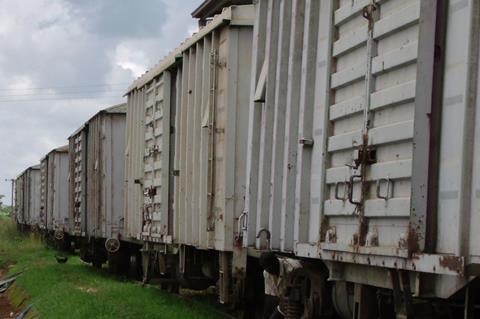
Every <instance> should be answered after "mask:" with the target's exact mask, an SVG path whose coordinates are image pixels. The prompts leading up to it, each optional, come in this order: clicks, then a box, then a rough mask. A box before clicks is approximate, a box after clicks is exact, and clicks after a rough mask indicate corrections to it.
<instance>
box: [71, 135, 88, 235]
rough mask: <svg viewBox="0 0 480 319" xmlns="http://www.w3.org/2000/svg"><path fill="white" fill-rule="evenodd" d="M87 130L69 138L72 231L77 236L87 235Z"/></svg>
mask: <svg viewBox="0 0 480 319" xmlns="http://www.w3.org/2000/svg"><path fill="white" fill-rule="evenodd" d="M86 149H87V135H86V130H85V129H84V130H81V131H80V132H78V133H77V134H75V135H72V136H71V137H70V138H69V155H70V188H69V193H70V196H69V198H70V221H71V223H70V230H71V234H72V235H75V236H85V233H86V224H85V220H86V199H85V196H86V175H85V172H86V154H87V153H86Z"/></svg>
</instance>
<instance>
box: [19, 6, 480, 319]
mask: <svg viewBox="0 0 480 319" xmlns="http://www.w3.org/2000/svg"><path fill="white" fill-rule="evenodd" d="M248 2H249V1H222V2H221V3H219V2H217V1H211V0H207V1H205V2H204V3H203V4H202V5H201V6H200V7H199V8H198V9H197V10H196V11H195V17H197V18H199V21H200V29H199V31H198V32H197V33H196V34H194V35H193V36H192V37H190V38H188V39H186V40H185V41H184V42H183V43H181V44H180V45H179V46H178V47H177V48H176V49H174V50H173V51H172V52H171V53H169V54H168V55H167V56H166V57H165V58H163V59H162V60H161V61H160V62H159V63H158V64H157V65H156V66H154V67H153V68H152V69H150V70H149V71H148V72H146V73H145V74H144V75H142V76H141V77H140V78H138V79H137V80H136V81H135V82H134V83H133V84H132V85H131V86H130V87H129V88H128V90H127V92H126V97H127V104H126V105H123V106H116V107H113V108H110V109H107V110H105V111H102V112H100V113H99V114H97V115H95V116H94V117H93V118H92V119H91V120H90V121H88V122H87V124H85V125H84V126H83V127H82V128H80V129H79V130H77V131H76V132H75V133H74V134H73V135H72V136H70V138H69V147H68V157H69V161H68V162H69V168H68V170H69V174H68V180H67V179H65V178H63V177H62V176H63V175H62V174H63V173H61V172H58V173H55V174H54V175H53V176H54V177H51V176H50V173H44V169H45V168H44V167H46V168H48V169H50V168H49V167H50V166H49V165H48V164H47V163H43V162H44V161H42V164H41V167H42V168H41V171H42V173H41V177H40V178H38V177H34V176H35V174H37V175H38V173H37V171H38V168H36V167H32V168H30V169H28V170H27V171H25V172H24V173H23V174H22V175H20V176H19V178H18V179H17V188H16V209H15V215H16V219H17V222H18V223H19V224H21V225H24V226H25V225H31V226H34V225H38V226H39V228H40V229H43V231H44V232H46V233H49V232H50V233H53V237H54V238H55V240H57V241H58V240H60V241H65V239H66V238H68V241H69V242H68V245H70V246H72V247H75V248H78V249H79V250H80V253H81V257H82V258H83V259H84V260H85V261H87V262H92V263H93V264H94V265H96V266H99V267H100V266H101V265H102V264H103V263H105V262H107V261H108V262H109V264H110V265H112V267H117V269H121V270H124V271H125V270H127V269H130V270H132V269H133V271H136V272H140V273H141V274H142V277H143V280H144V281H145V282H155V283H158V284H160V285H161V286H162V287H163V288H166V289H169V290H170V291H174V292H175V291H178V289H179V287H186V288H190V289H206V288H207V287H210V286H216V288H217V289H216V291H217V293H218V298H219V301H220V302H221V303H224V304H229V305H232V306H234V307H236V308H237V309H243V314H244V315H246V316H250V317H251V316H253V315H254V314H259V313H260V312H261V310H260V309H261V304H262V300H263V274H262V270H261V269H260V267H259V262H258V257H259V256H260V254H261V253H262V252H265V251H273V252H275V253H277V254H278V255H279V256H284V257H289V258H293V259H297V260H299V261H301V263H302V268H300V269H298V270H297V271H295V272H294V273H293V274H292V276H289V278H288V282H287V287H288V289H287V290H288V295H286V296H284V301H285V304H286V305H285V307H286V310H287V313H286V317H287V318H336V317H337V318H355V319H360V318H414V317H415V318H476V317H478V316H479V315H480V313H479V310H478V304H479V300H478V299H479V298H480V297H479V296H480V295H479V293H478V292H479V291H480V290H479V289H480V288H479V286H478V279H477V276H478V275H480V244H479V243H480V237H479V234H480V232H479V229H478V227H479V225H480V210H479V208H480V200H479V198H480V195H479V192H480V191H479V189H480V184H479V183H480V175H479V174H480V158H479V157H480V152H479V147H480V142H479V138H480V131H479V129H480V125H477V124H478V123H479V122H480V117H479V116H480V112H478V109H479V103H480V102H479V101H477V97H478V92H479V90H478V74H479V65H480V64H479V61H478V59H479V46H480V41H479V37H480V19H479V17H480V4H479V2H478V1H475V0H458V1H454V0H450V1H447V0H438V1H436V0H422V1H420V0H376V1H375V0H322V1H319V0H256V1H254V3H253V4H245V3H248ZM57 152H59V151H58V150H57V151H56V152H55V153H57ZM50 156H51V155H50ZM47 157H49V156H47ZM48 161H50V159H49V160H48ZM51 161H54V159H52V160H51ZM58 165H60V164H58ZM58 165H54V166H53V167H54V168H56V169H60V168H59V166H58ZM62 167H63V166H62ZM55 176H57V177H55ZM46 180H48V182H46ZM37 183H40V184H41V186H37ZM45 183H47V184H45ZM49 183H50V184H51V183H53V185H54V186H53V188H54V189H57V190H68V196H66V198H67V200H65V201H61V204H59V205H62V206H55V203H56V199H48V198H49V197H48V196H50V195H48V194H49V193H51V192H50V191H47V190H44V188H45V187H46V185H50V184H49ZM39 188H40V189H41V191H38V189H39ZM54 194H55V192H54ZM57 195H58V196H63V195H60V194H57ZM40 198H41V199H40ZM50 201H51V202H50ZM58 202H59V203H60V201H58ZM39 203H40V204H39ZM52 203H53V210H52V208H49V207H50V206H51V205H52ZM55 207H56V209H57V210H55ZM37 211H39V213H37ZM45 218H46V220H45ZM68 245H67V246H68ZM285 280H287V278H286V279H285Z"/></svg>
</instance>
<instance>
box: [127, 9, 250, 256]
mask: <svg viewBox="0 0 480 319" xmlns="http://www.w3.org/2000/svg"><path fill="white" fill-rule="evenodd" d="M252 24H253V7H252V6H244V7H241V6H239V7H231V8H227V9H226V10H224V12H223V13H222V14H221V15H219V16H217V17H215V18H214V19H213V20H212V21H211V22H210V23H209V24H208V25H207V26H206V27H204V28H203V29H201V30H200V31H199V32H198V33H197V34H195V35H193V36H192V37H191V38H189V39H187V40H186V41H185V42H184V43H183V44H182V45H181V46H180V47H179V48H177V49H176V50H175V51H174V52H173V53H171V54H170V55H169V56H168V57H166V58H165V59H164V60H163V61H161V62H160V63H159V64H158V65H157V66H156V67H155V68H153V69H152V70H150V71H149V72H147V73H146V74H145V75H144V76H142V77H141V78H139V79H138V80H137V81H136V82H135V83H134V84H133V85H132V87H131V88H130V91H129V93H128V97H129V100H128V101H129V102H128V112H129V113H132V114H136V113H137V112H144V113H143V114H144V118H141V119H139V120H138V121H137V122H136V123H133V124H134V125H140V124H144V127H143V128H141V127H139V128H138V132H139V133H138V136H136V138H137V139H138V141H134V140H133V139H132V141H131V142H129V144H128V148H127V154H129V155H130V156H133V154H132V152H131V150H130V148H132V149H133V147H135V148H136V147H138V145H145V147H144V150H143V153H144V154H143V157H142V159H141V160H144V172H143V174H141V175H139V174H140V172H136V174H133V173H132V175H131V176H129V177H127V180H128V183H129V185H133V180H134V179H137V180H138V179H142V183H143V191H142V197H144V201H142V202H143V207H142V210H139V208H140V207H139V206H140V205H139V204H138V203H137V204H136V205H135V208H134V209H132V210H130V209H129V210H128V211H127V217H126V220H127V221H130V220H131V221H134V222H133V223H130V222H127V226H128V227H129V228H130V227H133V228H132V229H131V230H130V229H129V230H128V231H127V233H129V234H130V235H132V236H134V237H138V238H141V239H144V240H146V241H152V242H162V243H179V244H185V245H191V246H195V247H198V248H202V249H217V250H227V251H231V250H232V249H233V245H234V239H235V234H234V232H236V231H235V230H236V229H237V224H236V219H237V218H238V217H239V216H240V214H241V213H242V211H243V196H244V188H245V186H244V185H245V161H244V154H245V153H246V137H247V136H246V132H247V130H246V129H247V126H246V124H247V116H248V92H249V87H250V81H249V78H250V60H251V54H250V48H251V43H252ZM129 116H130V115H129ZM133 116H134V115H132V119H133ZM128 124H129V125H130V124H132V123H131V122H130V121H129V123H128ZM143 132H145V135H143V136H140V135H141V134H142V133H143ZM131 137H134V136H131ZM142 139H143V140H142ZM140 140H142V141H140ZM134 144H135V145H136V146H133V145H134ZM127 160H128V158H127ZM138 160H140V159H137V160H136V161H138ZM127 165H128V164H127ZM137 182H138V181H137ZM132 187H135V186H132ZM137 187H138V188H139V186H137ZM136 194H137V196H138V194H140V192H138V190H137V191H136ZM127 200H128V201H129V200H130V196H129V199H127ZM132 201H138V200H135V199H133V200H132ZM142 211H143V212H142ZM130 214H134V216H130ZM142 216H143V220H142V219H139V217H140V218H141V217H142ZM140 227H141V229H140Z"/></svg>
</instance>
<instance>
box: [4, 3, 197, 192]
mask: <svg viewBox="0 0 480 319" xmlns="http://www.w3.org/2000/svg"><path fill="white" fill-rule="evenodd" d="M200 2H201V1H200V0H182V1H171V0H142V1H133V0H102V1H97V0H82V1H78V0H22V1H14V0H0V7H1V8H2V10H0V42H1V43H2V45H1V46H0V137H1V138H0V146H1V150H2V152H1V154H2V156H0V178H1V181H3V179H5V178H11V177H15V176H17V175H18V174H19V173H20V172H21V171H23V170H24V169H25V168H26V167H28V166H30V165H34V164H37V163H38V161H39V159H40V158H41V157H42V156H44V155H45V154H46V153H47V152H48V151H50V150H51V149H52V148H54V147H57V146H60V145H62V144H65V143H66V142H67V140H66V138H67V137H68V136H69V135H70V134H71V133H72V132H73V131H75V130H76V129H77V128H78V127H79V126H80V125H81V124H83V123H84V122H85V121H86V120H87V119H88V118H89V117H90V116H92V115H93V114H94V113H95V112H97V111H98V110H99V109H101V108H104V107H107V106H109V105H113V104H117V103H119V102H122V101H124V98H123V97H122V95H123V93H124V90H125V88H126V87H128V85H129V84H130V83H132V81H133V80H134V79H135V78H137V77H138V76H140V75H141V74H143V73H144V72H145V71H146V70H147V69H148V68H150V67H152V66H153V65H155V64H156V63H157V62H158V60H160V59H161V58H162V57H163V56H165V55H166V54H167V53H168V52H169V51H170V50H172V49H173V48H175V47H176V46H178V45H179V44H180V42H182V41H183V40H184V39H185V38H186V37H187V36H188V35H189V34H190V33H191V32H192V31H194V30H196V21H194V20H193V19H192V18H191V17H190V12H192V11H193V9H194V8H195V7H196V6H197V5H199V4H200ZM32 88H34V89H32ZM19 100H21V102H19ZM0 194H5V195H7V196H6V197H7V198H9V194H10V188H9V185H8V184H7V183H1V184H0ZM8 201H9V199H8Z"/></svg>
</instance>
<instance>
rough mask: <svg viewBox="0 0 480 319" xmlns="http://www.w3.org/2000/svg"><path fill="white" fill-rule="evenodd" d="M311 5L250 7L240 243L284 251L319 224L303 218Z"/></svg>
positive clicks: (314, 32) (313, 37) (313, 46)
mask: <svg viewBox="0 0 480 319" xmlns="http://www.w3.org/2000/svg"><path fill="white" fill-rule="evenodd" d="M319 7H320V2H318V1H301V0H300V1H260V2H259V3H258V4H257V20H256V26H255V37H254V39H255V41H256V42H255V43H254V54H253V55H254V57H255V58H256V61H255V63H254V66H253V73H252V77H253V78H254V83H253V86H252V89H251V99H252V100H253V99H254V98H257V100H258V101H257V102H252V103H253V104H251V105H250V118H249V147H248V152H249V153H248V164H247V165H248V172H247V174H248V177H247V179H248V183H247V191H246V210H247V212H248V219H247V220H248V221H247V223H246V226H247V227H246V228H247V230H246V231H245V236H244V244H245V245H248V246H256V247H257V248H259V249H265V248H267V246H268V245H270V248H272V249H275V250H282V251H290V252H291V251H293V250H294V242H296V241H298V240H301V241H304V240H307V239H308V237H309V236H310V233H315V231H309V229H310V228H311V229H312V230H313V229H315V227H317V228H318V227H319V226H318V224H319V223H318V217H317V223H316V224H315V223H310V220H309V215H310V213H309V210H310V207H309V205H310V198H309V194H310V189H309V188H310V186H309V183H310V181H309V179H310V176H311V174H310V168H311V154H312V148H311V147H310V146H309V145H308V142H309V141H310V140H312V134H313V132H312V126H313V108H312V105H313V101H314V85H313V84H314V83H315V76H316V73H315V65H316V62H317V60H316V58H317V54H316V52H317V42H318V31H319V27H318V25H319V13H320V8H319ZM262 87H264V88H263V89H262ZM262 91H264V93H263V94H261V96H258V94H259V93H261V92H262ZM302 140H304V141H305V144H300V143H299V141H302ZM267 232H268V234H266V233H267ZM262 233H264V234H263V235H262ZM317 233H318V232H317ZM258 234H260V235H261V236H257V235H258ZM317 235H318V234H317ZM257 237H258V238H257ZM312 237H315V235H313V236H312Z"/></svg>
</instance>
